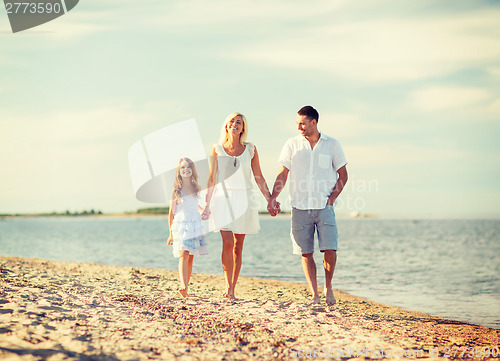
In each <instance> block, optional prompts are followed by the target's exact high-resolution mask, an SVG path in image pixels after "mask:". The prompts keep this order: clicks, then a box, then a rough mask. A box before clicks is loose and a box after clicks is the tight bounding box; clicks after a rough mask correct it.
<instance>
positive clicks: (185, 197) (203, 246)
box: [167, 158, 208, 297]
mask: <svg viewBox="0 0 500 361" xmlns="http://www.w3.org/2000/svg"><path fill="white" fill-rule="evenodd" d="M199 192H200V186H199V185H198V174H197V173H196V168H195V166H194V163H193V161H192V160H191V159H189V158H181V159H180V160H179V164H178V165H177V170H176V172H175V181H174V190H173V192H172V200H171V202H170V210H169V214H168V225H169V228H170V236H169V237H168V240H167V244H168V245H173V253H174V257H177V258H179V279H180V282H181V288H180V289H179V294H180V295H181V296H182V297H188V284H189V279H190V278H191V273H192V271H193V258H194V256H199V255H203V254H207V253H208V249H207V243H206V241H205V237H204V234H203V226H202V224H201V221H202V217H201V215H200V212H199V210H202V208H201V207H200V206H199V205H198V201H199V198H200V197H199V194H198V193H199ZM206 218H208V217H206Z"/></svg>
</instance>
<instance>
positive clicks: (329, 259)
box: [323, 250, 337, 306]
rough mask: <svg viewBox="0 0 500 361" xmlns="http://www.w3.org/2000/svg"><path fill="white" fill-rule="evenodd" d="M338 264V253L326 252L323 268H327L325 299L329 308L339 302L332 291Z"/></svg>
mask: <svg viewBox="0 0 500 361" xmlns="http://www.w3.org/2000/svg"><path fill="white" fill-rule="evenodd" d="M336 263H337V251H334V250H326V251H325V255H324V256H323V267H324V268H325V297H326V304H327V305H328V306H333V305H334V304H335V303H336V302H337V301H336V300H335V297H334V296H333V289H332V279H333V272H334V271H335V264H336Z"/></svg>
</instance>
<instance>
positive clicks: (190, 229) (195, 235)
mask: <svg viewBox="0 0 500 361" xmlns="http://www.w3.org/2000/svg"><path fill="white" fill-rule="evenodd" d="M198 200H199V196H198V195H197V194H193V195H184V194H182V193H181V201H180V202H179V203H178V204H177V205H176V207H175V214H174V219H173V221H172V238H173V254H174V257H177V258H179V257H180V255H179V252H180V251H189V253H190V254H192V255H194V256H200V255H204V254H208V248H207V242H206V240H205V234H204V231H203V225H202V223H201V215H200V212H199V211H198Z"/></svg>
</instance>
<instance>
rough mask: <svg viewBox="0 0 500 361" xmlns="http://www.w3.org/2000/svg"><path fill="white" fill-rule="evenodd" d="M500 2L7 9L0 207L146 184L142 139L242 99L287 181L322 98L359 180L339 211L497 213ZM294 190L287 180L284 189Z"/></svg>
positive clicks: (204, 127)
mask: <svg viewBox="0 0 500 361" xmlns="http://www.w3.org/2000/svg"><path fill="white" fill-rule="evenodd" d="M498 19H500V2H498V1H482V0H477V1H473V2H472V1H461V0H458V1H444V0H422V1H412V2H409V1H397V0H376V1H372V0H360V1H344V0H341V1H323V0H322V1H320V0H312V1H308V2H304V1H295V0H275V1H272V2H270V1H263V0H252V1H250V0H247V1H234V0H231V1H229V0H214V1H210V2H207V1H197V0H183V1H180V0H172V1H168V2H165V1H152V0H142V1H140V2H138V1H129V0H123V1H120V2H116V1H110V0H99V1H88V0H82V1H80V2H79V4H78V5H77V6H76V7H75V8H74V9H73V10H72V11H70V12H69V13H67V14H65V15H64V16H61V17H60V18H57V19H55V20H53V21H51V22H48V23H46V24H43V25H41V26H38V27H36V28H33V29H30V30H26V31H23V32H19V33H16V34H13V33H12V32H11V28H10V24H9V22H8V18H7V14H6V12H5V9H4V8H1V9H0V164H1V168H2V171H1V178H0V214H2V213H32V212H52V211H56V212H65V211H66V210H69V211H71V212H81V211H83V210H90V209H95V210H101V211H103V212H105V213H110V212H123V211H134V210H136V209H137V208H144V207H150V206H161V204H160V205H158V204H148V203H143V202H140V201H138V200H136V199H135V195H134V190H133V187H132V182H131V177H130V172H129V164H128V150H129V148H130V147H131V146H132V145H133V144H134V143H135V142H137V141H138V140H140V139H141V138H142V137H144V136H146V135H148V134H150V133H153V132H155V131H157V130H158V129H161V128H163V127H165V126H168V125H172V124H176V123H177V122H180V121H183V120H186V119H190V118H195V119H196V121H197V124H198V128H199V130H200V134H201V139H202V141H203V145H204V147H205V149H206V151H207V153H208V151H209V149H210V147H211V146H212V145H213V144H214V143H216V142H217V140H218V137H219V132H220V127H221V124H222V122H223V121H224V119H225V118H226V116H227V115H228V114H230V113H232V112H234V111H239V112H242V113H243V114H245V116H246V117H247V119H248V124H249V134H248V140H249V141H251V142H252V143H254V144H255V145H256V147H257V149H258V151H259V154H260V160H261V166H262V171H263V173H264V176H265V177H266V179H267V180H268V184H270V185H272V183H273V181H274V179H275V177H276V174H277V172H278V170H279V167H280V166H279V163H278V157H279V153H280V151H281V147H282V146H283V144H284V142H285V141H286V140H287V139H288V138H290V137H292V136H295V135H297V134H298V132H297V129H296V124H295V118H296V112H297V110H298V109H299V108H301V107H302V106H304V105H313V106H314V107H315V108H316V109H318V111H319V113H320V119H319V124H318V126H319V129H320V130H321V131H322V132H324V133H326V134H327V135H329V136H331V137H333V138H336V139H337V140H339V142H340V144H341V145H342V147H343V149H344V152H345V155H346V157H347V160H348V165H347V169H348V172H349V183H348V184H347V186H346V189H345V190H344V192H343V194H342V195H341V197H340V199H339V203H338V205H337V212H338V213H350V212H353V211H358V212H360V213H370V214H380V215H387V216H417V215H420V216H436V217H447V216H453V217H455V216H458V217H460V216H472V217H482V216H488V217H489V216H495V217H497V216H500V182H499V180H500V157H499V154H500V152H499V151H500V142H498V140H497V138H498V137H499V135H500V121H499V120H500V22H499V21H498ZM280 199H281V200H282V203H283V204H286V194H283V195H282V196H280Z"/></svg>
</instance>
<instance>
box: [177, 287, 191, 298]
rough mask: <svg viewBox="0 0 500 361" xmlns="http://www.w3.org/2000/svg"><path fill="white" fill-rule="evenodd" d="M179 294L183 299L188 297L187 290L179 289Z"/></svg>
mask: <svg viewBox="0 0 500 361" xmlns="http://www.w3.org/2000/svg"><path fill="white" fill-rule="evenodd" d="M179 294H180V295H181V296H182V297H184V298H187V297H188V296H189V295H188V291H187V288H181V289H180V290H179Z"/></svg>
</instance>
